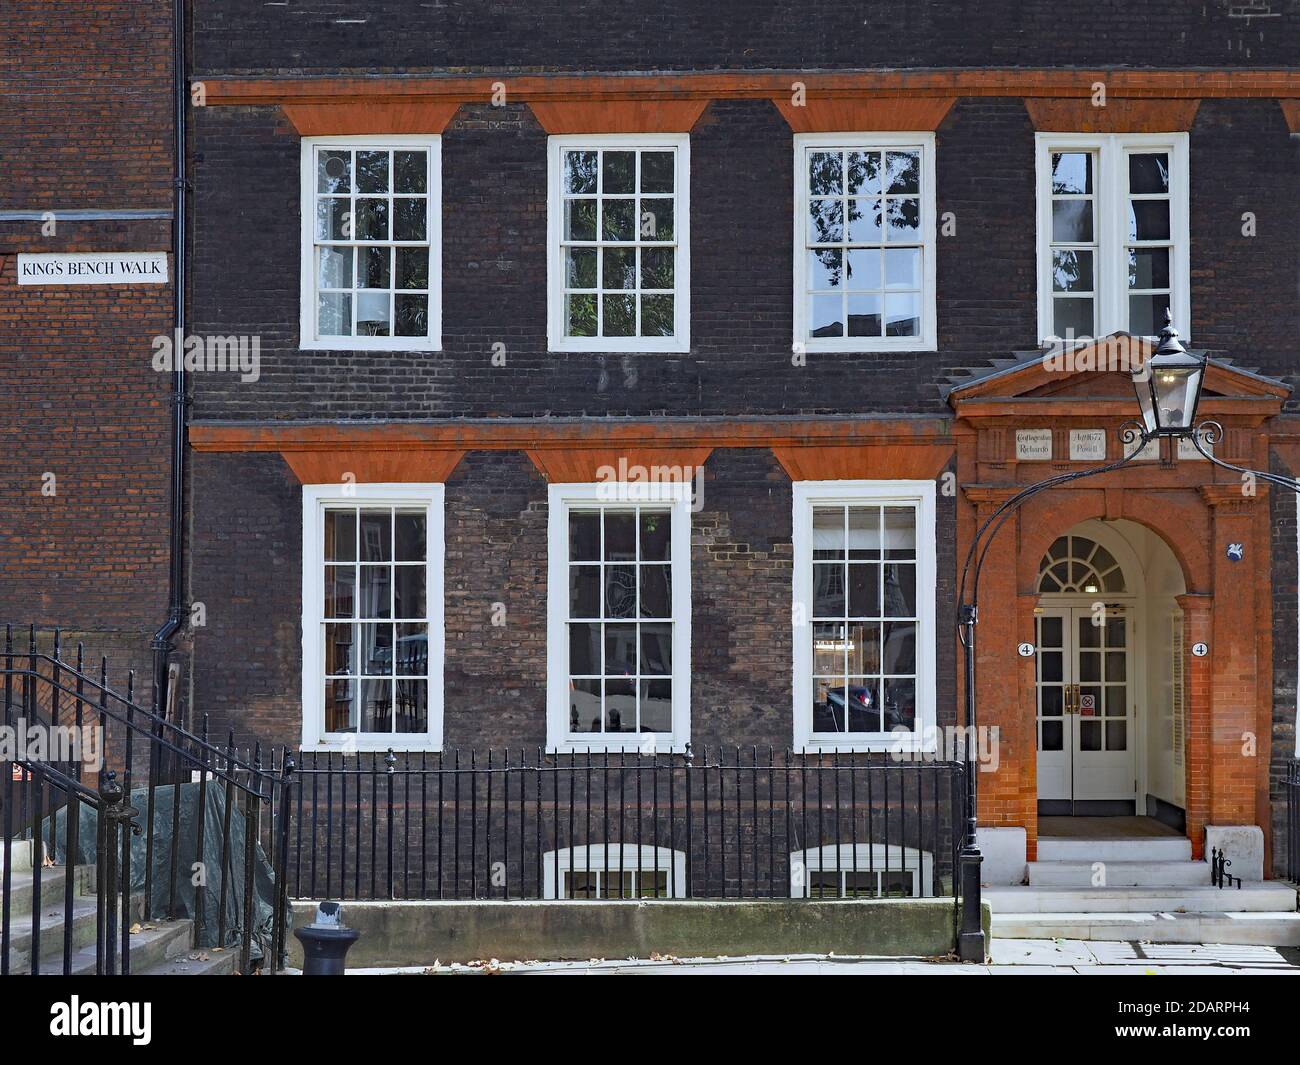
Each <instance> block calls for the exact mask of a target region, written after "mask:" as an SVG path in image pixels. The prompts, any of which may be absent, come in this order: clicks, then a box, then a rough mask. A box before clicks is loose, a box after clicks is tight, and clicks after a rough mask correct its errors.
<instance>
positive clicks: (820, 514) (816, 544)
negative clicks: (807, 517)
mask: <svg viewBox="0 0 1300 1065" xmlns="http://www.w3.org/2000/svg"><path fill="white" fill-rule="evenodd" d="M812 529H813V558H821V559H826V558H843V557H844V508H843V507H814V508H813V519H812Z"/></svg>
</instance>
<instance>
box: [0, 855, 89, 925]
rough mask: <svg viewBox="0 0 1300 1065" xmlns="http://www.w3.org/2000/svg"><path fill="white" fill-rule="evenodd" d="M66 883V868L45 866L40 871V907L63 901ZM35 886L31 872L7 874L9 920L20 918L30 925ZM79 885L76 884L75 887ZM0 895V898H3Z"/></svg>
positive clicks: (1, 883)
mask: <svg viewBox="0 0 1300 1065" xmlns="http://www.w3.org/2000/svg"><path fill="white" fill-rule="evenodd" d="M67 881H68V873H67V868H66V867H65V866H62V865H47V866H45V868H43V869H42V870H41V906H42V908H44V907H46V906H48V905H49V904H50V903H53V902H61V901H62V900H63V888H64V885H65V884H66V883H67ZM34 885H35V877H34V876H33V875H32V873H31V871H30V870H29V871H27V872H18V871H17V870H15V871H14V872H12V873H10V874H9V913H10V915H11V919H12V920H13V921H14V922H15V923H16V922H17V921H18V920H19V919H20V918H21V919H25V920H26V921H27V923H28V924H30V923H31V914H32V891H33V889H34ZM80 886H81V885H80V884H78V885H77V887H80ZM2 887H3V881H0V888H2ZM3 897H4V896H3V894H0V898H3Z"/></svg>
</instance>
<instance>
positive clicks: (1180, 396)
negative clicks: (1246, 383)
mask: <svg viewBox="0 0 1300 1065" xmlns="http://www.w3.org/2000/svg"><path fill="white" fill-rule="evenodd" d="M1208 361H1209V356H1208V355H1205V354H1202V355H1201V357H1200V358H1197V357H1196V356H1195V355H1192V354H1190V353H1189V352H1188V351H1187V349H1186V348H1184V347H1183V345H1182V342H1181V341H1180V340H1179V339H1178V330H1177V329H1175V328H1174V326H1173V319H1172V316H1171V315H1170V314H1169V312H1168V311H1166V312H1165V327H1164V329H1163V330H1161V332H1160V343H1159V345H1158V346H1157V347H1156V350H1155V353H1154V354H1153V355H1152V356H1151V358H1149V359H1147V360H1146V361H1145V362H1143V363H1142V365H1141V366H1136V367H1134V368H1133V370H1132V378H1133V390H1134V391H1135V392H1136V393H1137V400H1138V408H1139V409H1140V410H1141V412H1142V426H1143V428H1144V429H1145V430H1146V434H1147V435H1148V436H1186V435H1187V434H1188V433H1190V432H1191V430H1192V426H1193V425H1194V424H1195V422H1196V408H1197V407H1198V406H1199V404H1200V401H1201V387H1202V386H1203V385H1204V384H1205V367H1206V363H1207V362H1208Z"/></svg>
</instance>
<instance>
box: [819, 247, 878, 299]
mask: <svg viewBox="0 0 1300 1065" xmlns="http://www.w3.org/2000/svg"><path fill="white" fill-rule="evenodd" d="M879 254H880V253H879V252H877V253H876V256H877V258H879ZM843 277H844V252H843V251H842V250H841V249H840V248H819V249H815V250H813V251H809V252H808V287H809V288H810V289H836V288H839V287H840V282H841V281H842V280H843Z"/></svg>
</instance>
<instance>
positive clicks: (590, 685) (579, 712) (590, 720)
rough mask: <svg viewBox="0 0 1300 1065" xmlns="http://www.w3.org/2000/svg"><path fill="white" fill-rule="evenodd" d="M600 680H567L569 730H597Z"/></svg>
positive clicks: (599, 711) (600, 716) (600, 714)
mask: <svg viewBox="0 0 1300 1065" xmlns="http://www.w3.org/2000/svg"><path fill="white" fill-rule="evenodd" d="M600 691H601V682H600V681H598V680H574V681H570V682H569V731H570V732H599V731H600V723H601V719H602V717H603V714H602V713H601V697H600Z"/></svg>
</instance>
